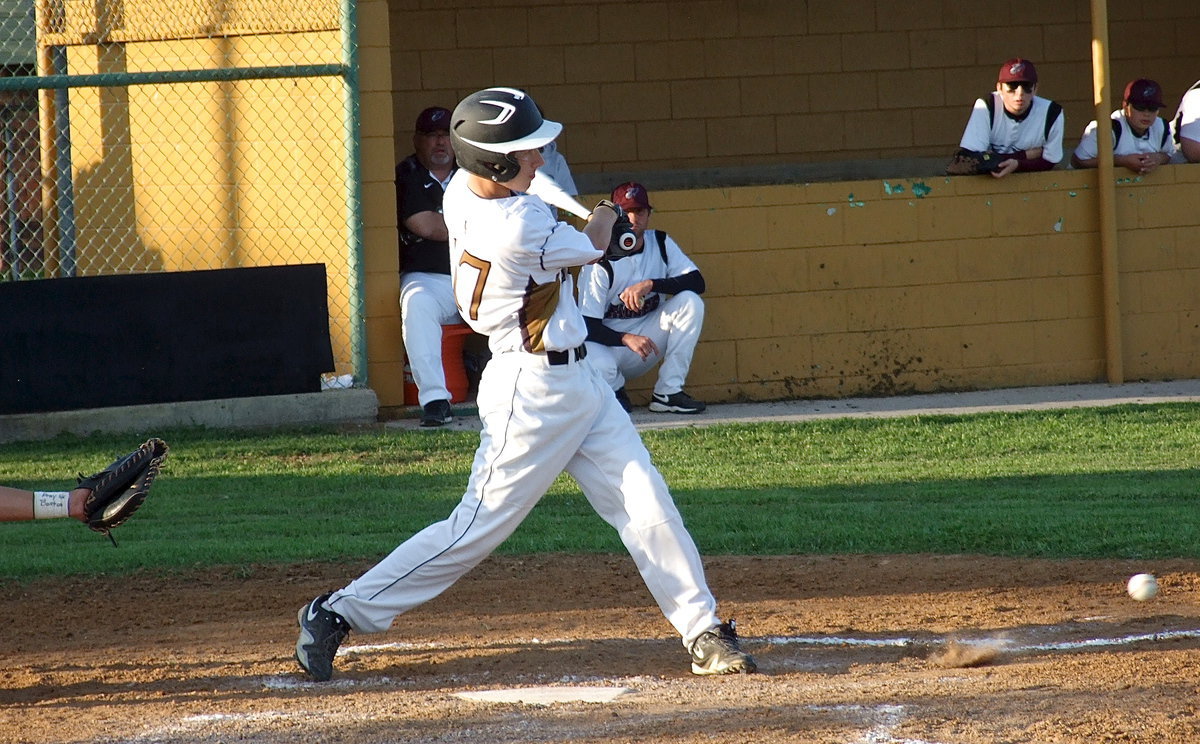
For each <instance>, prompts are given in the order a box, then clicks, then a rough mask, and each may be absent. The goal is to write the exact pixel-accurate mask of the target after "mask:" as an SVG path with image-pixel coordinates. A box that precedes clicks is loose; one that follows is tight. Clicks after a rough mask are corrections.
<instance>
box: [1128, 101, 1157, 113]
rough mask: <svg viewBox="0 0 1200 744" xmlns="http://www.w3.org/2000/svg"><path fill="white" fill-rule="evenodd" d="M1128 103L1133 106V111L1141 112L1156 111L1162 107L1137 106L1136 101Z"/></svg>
mask: <svg viewBox="0 0 1200 744" xmlns="http://www.w3.org/2000/svg"><path fill="white" fill-rule="evenodd" d="M1129 105H1130V106H1133V110H1134V111H1141V112H1142V113H1143V114H1154V113H1158V110H1159V109H1161V108H1162V106H1139V105H1137V104H1136V103H1131V104H1129Z"/></svg>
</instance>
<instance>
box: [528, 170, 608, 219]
mask: <svg viewBox="0 0 1200 744" xmlns="http://www.w3.org/2000/svg"><path fill="white" fill-rule="evenodd" d="M529 193H531V194H536V195H538V196H540V197H542V201H544V202H546V203H547V204H549V205H550V206H552V207H558V208H559V209H564V210H566V211H568V212H570V213H571V214H573V215H575V216H576V217H578V218H579V219H581V220H586V219H587V218H588V217H590V216H591V214H592V210H590V209H588V208H587V207H585V206H583V204H582V203H580V201H579V200H578V199H576V198H575V197H573V196H571V195H570V194H568V193H567V192H566V191H564V190H563V187H562V186H559V185H558V182H557V181H555V180H554V179H553V178H551V177H550V176H547V175H546V174H545V173H538V174H537V175H536V176H534V177H533V181H532V182H531V183H530V184H529Z"/></svg>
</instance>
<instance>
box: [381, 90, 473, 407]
mask: <svg viewBox="0 0 1200 744" xmlns="http://www.w3.org/2000/svg"><path fill="white" fill-rule="evenodd" d="M413 150H414V152H413V154H412V155H409V156H408V157H407V158H405V159H404V160H402V161H401V162H400V163H399V165H397V166H396V218H397V221H398V223H399V226H400V333H401V335H402V336H403V337H404V350H405V352H406V354H407V355H408V364H409V368H410V369H411V370H412V376H413V382H415V383H416V385H417V395H418V401H419V402H420V404H421V406H422V409H423V410H422V415H421V426H442V425H443V424H448V423H450V422H451V421H452V420H453V416H452V414H451V411H450V391H449V389H448V388H447V387H446V373H445V371H444V370H443V369H442V326H443V325H449V324H454V323H461V322H462V317H461V316H460V315H459V314H458V306H457V305H456V304H455V302H454V289H453V287H452V286H451V282H450V245H449V242H448V240H449V238H448V233H447V231H446V221H445V220H444V219H443V218H442V194H443V193H444V191H445V188H446V185H447V184H448V183H450V177H451V176H452V175H454V171H455V170H456V167H457V166H456V164H455V162H454V150H453V149H452V148H451V146H450V111H449V110H448V109H444V108H440V107H436V106H435V107H431V108H427V109H425V110H424V111H422V112H421V113H420V115H418V116H417V121H416V126H415V127H414V132H413Z"/></svg>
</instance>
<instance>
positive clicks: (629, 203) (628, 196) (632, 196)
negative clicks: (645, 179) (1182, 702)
mask: <svg viewBox="0 0 1200 744" xmlns="http://www.w3.org/2000/svg"><path fill="white" fill-rule="evenodd" d="M612 200H613V202H614V203H615V204H616V205H617V206H619V207H620V208H621V209H624V210H625V211H626V212H628V211H629V210H631V209H654V207H652V206H650V195H649V194H647V193H646V187H645V186H643V185H641V184H640V183H638V182H637V181H626V182H625V183H623V184H621V185H620V186H618V187H616V188H615V189H613V191H612Z"/></svg>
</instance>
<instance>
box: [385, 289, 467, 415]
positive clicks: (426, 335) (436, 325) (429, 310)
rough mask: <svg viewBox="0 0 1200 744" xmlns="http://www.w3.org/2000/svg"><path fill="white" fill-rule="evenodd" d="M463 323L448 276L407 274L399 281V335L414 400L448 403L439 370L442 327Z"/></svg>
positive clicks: (442, 376)
mask: <svg viewBox="0 0 1200 744" xmlns="http://www.w3.org/2000/svg"><path fill="white" fill-rule="evenodd" d="M461 322H463V320H462V316H461V315H459V314H458V306H457V305H455V304H454V289H453V284H452V281H451V279H450V275H449V274H433V273H429V272H424V271H410V272H407V273H405V274H403V275H401V277H400V334H401V335H402V336H403V338H404V351H405V354H406V356H407V357H408V367H409V369H410V370H411V371H412V376H413V382H415V383H416V384H417V400H418V401H419V402H420V404H421V405H422V406H423V405H425V404H426V403H429V402H431V401H435V400H450V390H449V389H448V388H447V387H446V372H445V370H444V369H443V368H442V326H443V325H451V324H454V323H461Z"/></svg>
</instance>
